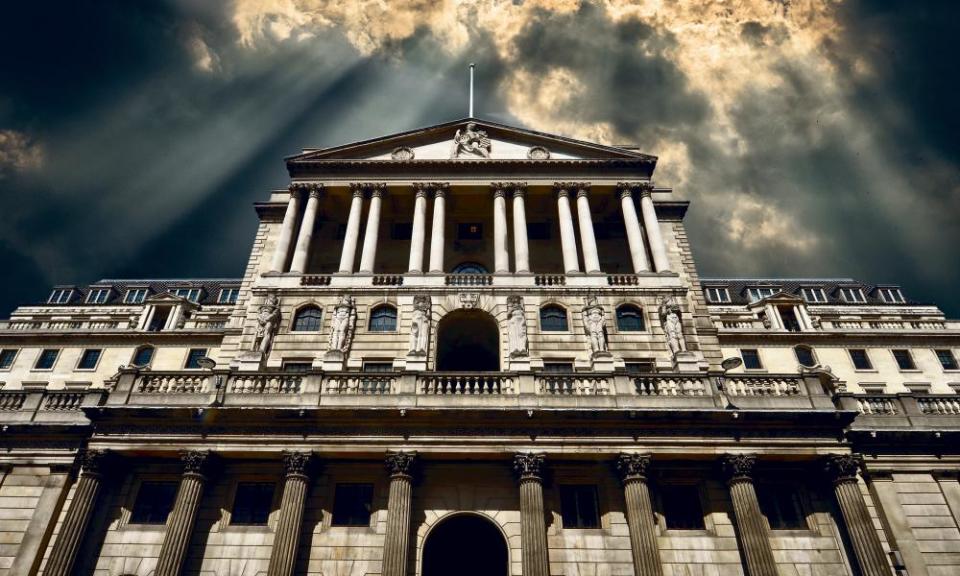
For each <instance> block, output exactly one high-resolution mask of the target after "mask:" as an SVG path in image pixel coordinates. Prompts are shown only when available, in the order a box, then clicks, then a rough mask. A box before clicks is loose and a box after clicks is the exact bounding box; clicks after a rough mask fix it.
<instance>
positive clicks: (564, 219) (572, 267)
mask: <svg viewBox="0 0 960 576" xmlns="http://www.w3.org/2000/svg"><path fill="white" fill-rule="evenodd" d="M571 186H572V184H569V183H566V182H554V184H553V189H554V190H556V191H557V215H558V218H559V220H560V244H561V246H562V247H563V270H564V272H566V273H567V274H569V273H571V272H574V273H576V272H579V271H580V264H579V263H578V262H577V237H576V233H575V232H574V229H573V215H572V214H571V213H570V187H571Z"/></svg>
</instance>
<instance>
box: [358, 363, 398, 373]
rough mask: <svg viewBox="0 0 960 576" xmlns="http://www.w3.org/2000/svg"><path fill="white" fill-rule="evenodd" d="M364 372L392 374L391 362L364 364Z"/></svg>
mask: <svg viewBox="0 0 960 576" xmlns="http://www.w3.org/2000/svg"><path fill="white" fill-rule="evenodd" d="M363 371H364V372H393V362H364V363H363Z"/></svg>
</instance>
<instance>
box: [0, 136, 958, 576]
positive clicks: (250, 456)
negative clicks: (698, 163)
mask: <svg viewBox="0 0 960 576" xmlns="http://www.w3.org/2000/svg"><path fill="white" fill-rule="evenodd" d="M286 163H287V168H288V170H289V174H290V179H291V181H290V184H289V186H288V187H287V188H285V189H282V190H275V191H273V192H271V193H270V195H269V198H267V199H266V200H265V201H264V202H261V203H258V204H256V206H255V208H256V211H257V214H258V216H259V227H258V229H257V233H256V237H255V238H254V239H253V246H252V248H251V250H250V258H249V261H248V264H247V267H246V270H245V271H244V273H243V277H242V278H239V279H235V280H222V279H221V280H213V279H210V280H103V281H101V282H98V283H96V284H93V285H90V286H57V287H55V288H54V289H53V290H52V292H51V293H50V295H49V297H48V299H47V300H46V301H45V302H42V303H38V304H33V305H27V306H22V307H20V308H18V309H17V310H16V311H14V312H13V314H12V315H11V317H10V319H9V320H7V321H6V322H4V323H3V324H2V325H0V382H2V388H0V426H2V434H0V448H2V451H0V575H33V574H43V575H45V576H64V575H68V574H96V575H103V576H108V575H109V576H124V575H137V576H150V575H155V576H174V575H177V574H191V575H193V574H196V575H204V576H206V575H210V576H246V575H249V576H256V575H258V574H268V575H269V576H289V575H292V574H310V575H324V576H348V575H350V576H352V575H357V576H364V575H383V576H401V575H411V576H413V575H417V576H420V575H423V576H441V575H444V574H459V575H468V576H469V575H473V574H483V575H486V576H497V575H508V574H510V575H521V574H522V575H523V576H547V575H553V576H588V575H589V576H601V575H624V576H626V575H637V576H726V575H731V576H732V575H740V574H743V575H746V576H775V575H779V576H821V575H822V576H829V575H837V576H840V575H858V576H859V575H862V576H879V575H887V576H889V575H892V574H909V576H948V575H955V574H958V573H960V529H958V523H960V482H958V472H960V457H958V443H957V439H958V435H957V431H958V430H960V400H958V398H960V397H958V395H957V387H960V371H958V366H957V353H958V351H960V322H957V321H952V320H948V319H945V318H944V315H943V313H942V312H941V311H940V310H939V309H938V308H937V307H935V306H933V305H930V304H921V303H917V302H913V301H911V300H909V299H908V298H907V297H906V296H905V295H904V294H903V293H902V292H901V291H900V289H899V288H898V287H896V286H873V285H867V284H862V283H859V282H857V281H854V280H849V279H842V280H837V279H829V280H828V279H810V280H806V279H765V280H742V279H716V280H715V279H710V280H706V279H701V278H700V277H699V276H698V275H697V271H696V268H695V264H694V258H693V254H692V252H691V248H690V245H689V242H688V239H687V235H686V232H685V230H684V224H683V219H684V215H685V213H686V211H687V209H688V203H687V202H684V201H679V200H676V199H674V196H673V193H672V190H671V189H670V188H667V187H663V186H655V185H654V184H653V181H652V176H653V172H654V168H655V166H656V158H655V157H653V156H648V155H646V154H642V153H640V152H639V151H637V150H636V149H635V148H633V147H629V146H620V147H610V146H602V145H598V144H593V143H589V142H581V141H576V140H571V139H568V138H563V137H559V136H554V135H550V134H544V133H540V132H534V131H529V130H521V129H517V128H513V127H509V126H504V125H500V124H495V123H492V122H487V121H481V120H474V119H467V120H463V121H457V122H450V123H447V124H441V125H438V126H434V127H430V128H426V129H421V130H415V131H411V132H406V133H402V134H397V135H393V136H386V137H383V138H377V139H374V140H369V141H364V142H358V143H354V144H349V145H345V146H338V147H334V148H327V149H320V150H308V151H305V152H304V153H302V154H299V155H296V156H292V157H290V158H287V159H286Z"/></svg>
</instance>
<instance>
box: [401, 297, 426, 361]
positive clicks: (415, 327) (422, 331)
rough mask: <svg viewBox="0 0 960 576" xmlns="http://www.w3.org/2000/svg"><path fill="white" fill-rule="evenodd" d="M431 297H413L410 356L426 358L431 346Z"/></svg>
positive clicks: (408, 353)
mask: <svg viewBox="0 0 960 576" xmlns="http://www.w3.org/2000/svg"><path fill="white" fill-rule="evenodd" d="M430 305H431V301H430V296H414V297H413V319H412V320H411V321H410V351H409V352H407V355H408V356H426V355H427V348H428V346H429V344H430Z"/></svg>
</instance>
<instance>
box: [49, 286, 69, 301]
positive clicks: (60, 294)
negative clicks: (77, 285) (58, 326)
mask: <svg viewBox="0 0 960 576" xmlns="http://www.w3.org/2000/svg"><path fill="white" fill-rule="evenodd" d="M72 298H73V288H55V289H54V290H53V292H51V293H50V297H49V298H47V304H68V303H69V302H70V300H71V299H72Z"/></svg>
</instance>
